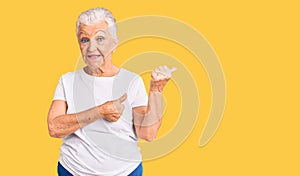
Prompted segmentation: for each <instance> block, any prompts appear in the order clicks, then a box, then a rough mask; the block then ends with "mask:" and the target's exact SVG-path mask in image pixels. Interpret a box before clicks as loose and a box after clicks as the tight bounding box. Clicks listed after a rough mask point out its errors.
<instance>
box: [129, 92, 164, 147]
mask: <svg viewBox="0 0 300 176" xmlns="http://www.w3.org/2000/svg"><path fill="white" fill-rule="evenodd" d="M161 117H162V94H161V93H160V92H152V91H150V93H149V100H148V107H147V111H146V112H145V113H138V112H135V113H134V119H135V126H136V128H138V129H137V133H138V136H139V137H140V138H142V139H144V140H147V141H152V140H153V139H154V138H155V137H156V134H157V132H158V129H159V127H160V125H161Z"/></svg>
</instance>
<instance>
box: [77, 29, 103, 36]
mask: <svg viewBox="0 0 300 176" xmlns="http://www.w3.org/2000/svg"><path fill="white" fill-rule="evenodd" d="M99 32H103V33H104V34H106V32H105V31H104V30H102V29H100V30H98V31H96V32H95V35H96V34H98V33H99ZM82 34H85V35H87V36H88V37H90V35H89V34H88V33H86V32H84V31H79V33H78V36H80V35H82Z"/></svg>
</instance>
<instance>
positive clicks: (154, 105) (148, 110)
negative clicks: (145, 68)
mask: <svg viewBox="0 0 300 176" xmlns="http://www.w3.org/2000/svg"><path fill="white" fill-rule="evenodd" d="M175 70H176V69H174V68H173V69H168V68H167V67H166V66H161V67H158V68H157V69H155V70H154V71H153V72H152V75H151V76H152V79H151V82H150V92H149V98H148V106H139V107H135V108H133V119H134V126H135V131H136V134H137V136H138V137H139V138H141V139H144V140H146V141H148V142H150V141H153V140H154V139H155V137H156V135H157V132H158V129H159V127H160V125H161V121H162V92H163V88H164V87H165V85H166V84H167V82H168V81H169V80H170V78H171V73H172V72H173V71H175Z"/></svg>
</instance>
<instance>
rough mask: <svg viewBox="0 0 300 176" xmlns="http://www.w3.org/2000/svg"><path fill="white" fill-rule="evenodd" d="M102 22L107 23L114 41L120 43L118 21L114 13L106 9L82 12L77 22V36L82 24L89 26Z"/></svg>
mask: <svg viewBox="0 0 300 176" xmlns="http://www.w3.org/2000/svg"><path fill="white" fill-rule="evenodd" d="M101 20H104V21H105V22H107V24H108V31H109V33H110V34H111V36H112V38H113V39H115V40H117V41H118V36H117V25H116V19H115V17H114V16H113V15H112V13H111V12H110V11H109V10H107V9H105V8H93V9H90V10H87V11H84V12H82V13H81V14H80V15H79V17H78V19H77V22H76V34H77V35H78V29H79V26H80V24H85V25H89V24H93V23H97V22H99V21H101Z"/></svg>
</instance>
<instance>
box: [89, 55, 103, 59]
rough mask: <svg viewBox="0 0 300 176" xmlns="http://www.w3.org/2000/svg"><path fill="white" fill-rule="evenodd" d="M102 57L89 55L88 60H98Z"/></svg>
mask: <svg viewBox="0 0 300 176" xmlns="http://www.w3.org/2000/svg"><path fill="white" fill-rule="evenodd" d="M100 57H101V55H100V54H88V55H87V58H88V59H90V60H97V59H99V58H100Z"/></svg>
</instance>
